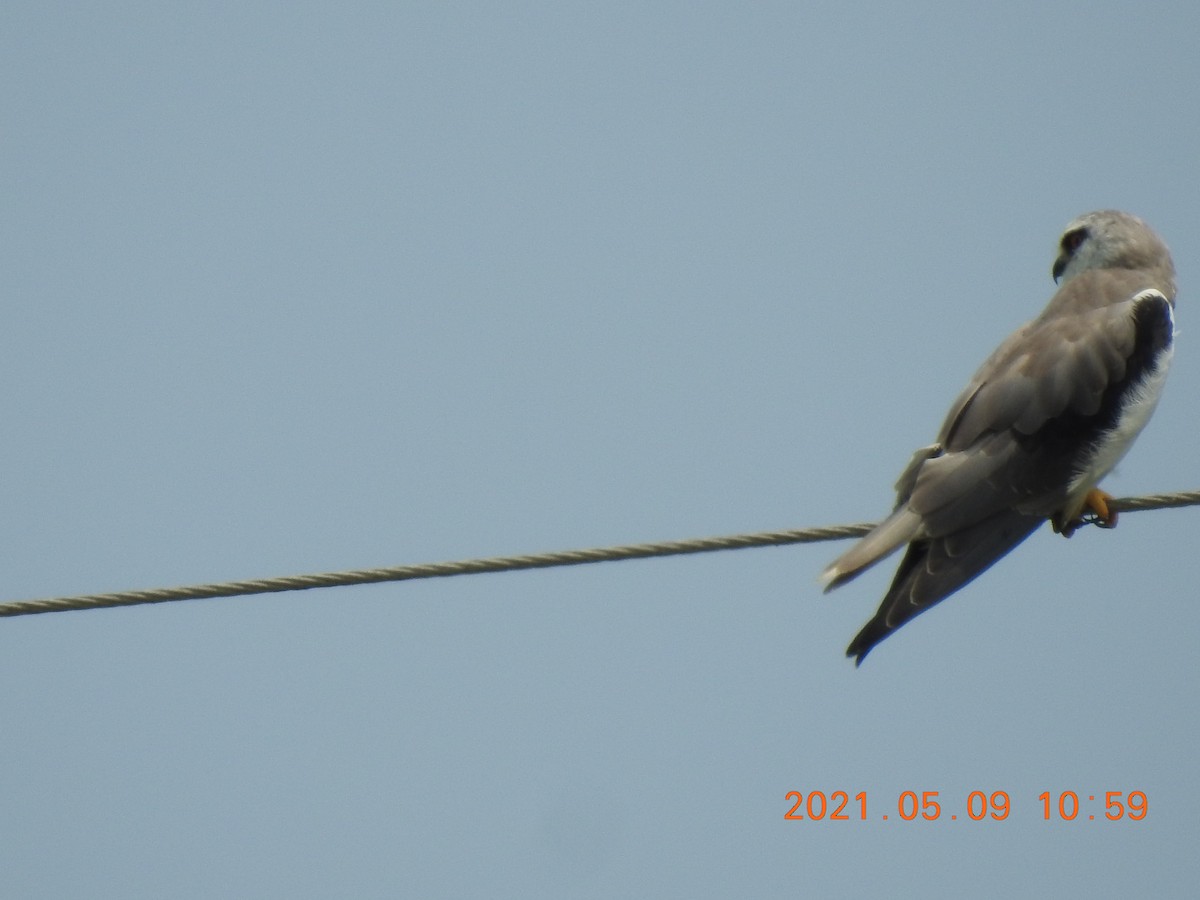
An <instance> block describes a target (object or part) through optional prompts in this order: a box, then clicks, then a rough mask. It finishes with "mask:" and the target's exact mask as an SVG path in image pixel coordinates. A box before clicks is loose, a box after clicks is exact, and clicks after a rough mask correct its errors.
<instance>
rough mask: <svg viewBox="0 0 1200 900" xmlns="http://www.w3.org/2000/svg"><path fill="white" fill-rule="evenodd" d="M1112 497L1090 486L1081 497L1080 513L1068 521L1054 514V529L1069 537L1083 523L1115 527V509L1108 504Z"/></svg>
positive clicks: (1052, 520)
mask: <svg viewBox="0 0 1200 900" xmlns="http://www.w3.org/2000/svg"><path fill="white" fill-rule="evenodd" d="M1112 499H1113V496H1112V494H1107V493H1105V492H1104V491H1102V490H1100V489H1099V488H1092V489H1091V490H1090V491H1088V492H1087V496H1086V497H1084V498H1083V508H1082V509H1080V511H1079V512H1080V515H1078V516H1076V517H1075V518H1074V519H1071V520H1070V521H1069V522H1064V521H1063V520H1062V518H1061V516H1055V517H1054V518H1053V519H1051V523H1052V524H1053V525H1054V530H1055V531H1057V532H1058V533H1059V534H1061V535H1062V536H1063V537H1070V536H1071V535H1073V534H1074V533H1075V532H1076V531H1077V530H1078V529H1079V528H1081V527H1082V526H1084V525H1099V526H1100V527H1101V528H1116V527H1117V511H1116V510H1115V509H1113V508H1112V507H1111V506H1109V503H1110V502H1112Z"/></svg>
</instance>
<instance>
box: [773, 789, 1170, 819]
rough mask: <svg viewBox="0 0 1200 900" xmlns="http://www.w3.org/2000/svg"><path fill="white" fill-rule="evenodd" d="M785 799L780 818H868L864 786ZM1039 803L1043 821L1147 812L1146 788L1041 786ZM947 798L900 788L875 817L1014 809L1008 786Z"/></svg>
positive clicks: (981, 815)
mask: <svg viewBox="0 0 1200 900" xmlns="http://www.w3.org/2000/svg"><path fill="white" fill-rule="evenodd" d="M784 799H785V801H786V802H787V803H788V808H787V811H786V812H785V813H784V814H783V817H784V818H785V819H787V820H788V821H808V822H849V821H860V822H865V821H867V818H868V816H867V792H866V791H859V792H858V793H856V794H851V793H850V792H849V791H832V792H830V793H826V792H825V791H808V792H807V793H805V792H803V791H788V792H787V794H786V795H785V797H784ZM1037 802H1038V804H1039V805H1040V811H1041V814H1042V819H1043V820H1044V821H1047V822H1049V821H1061V822H1073V821H1075V820H1076V819H1084V820H1089V821H1095V820H1096V819H1101V820H1105V819H1107V820H1108V821H1110V822H1116V821H1119V820H1121V819H1129V820H1130V821H1134V822H1140V821H1142V820H1143V819H1145V818H1146V815H1147V813H1148V812H1149V811H1150V805H1149V801H1148V800H1147V799H1146V792H1145V791H1128V792H1126V791H1103V792H1101V793H1100V794H1095V793H1084V794H1081V793H1079V792H1077V791H1060V792H1059V793H1057V794H1054V793H1051V792H1050V791H1043V792H1042V793H1040V794H1038V796H1037ZM946 803H947V801H946V800H945V798H943V797H942V795H941V792H940V791H901V792H900V795H899V796H898V797H897V798H896V801H895V805H894V807H890V806H889V807H888V811H885V812H882V813H880V814H879V818H880V820H881V821H885V822H886V821H887V820H888V819H889V818H890V815H891V810H892V809H894V811H895V815H896V816H897V817H898V818H899V819H900V820H901V821H904V822H912V821H914V820H917V819H923V820H925V821H927V822H934V821H937V820H939V819H949V820H951V821H954V820H957V819H959V818H960V813H961V814H962V815H961V817H962V818H965V819H967V820H968V821H972V822H980V821H984V820H990V821H996V822H1002V821H1004V820H1005V819H1007V818H1008V816H1009V813H1010V812H1011V811H1012V800H1011V798H1010V797H1009V794H1008V791H991V792H986V791H971V792H970V793H968V794H967V796H966V799H965V801H961V800H960V801H957V802H955V801H951V802H950V803H949V806H947V805H946ZM960 804H961V805H960Z"/></svg>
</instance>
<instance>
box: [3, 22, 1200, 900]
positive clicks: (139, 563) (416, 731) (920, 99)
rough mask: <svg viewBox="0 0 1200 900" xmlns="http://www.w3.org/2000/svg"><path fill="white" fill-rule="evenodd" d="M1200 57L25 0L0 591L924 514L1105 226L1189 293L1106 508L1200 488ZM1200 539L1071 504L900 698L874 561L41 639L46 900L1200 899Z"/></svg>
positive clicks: (32, 682)
mask: <svg viewBox="0 0 1200 900" xmlns="http://www.w3.org/2000/svg"><path fill="white" fill-rule="evenodd" d="M1198 39H1200V7H1197V6H1196V5H1195V4H1193V3H1182V2H1179V3H1173V4H1172V3H1166V4H1155V5H1151V6H1147V5H1145V4H1133V3H1127V4H1118V3H1099V4H1097V3H1086V4H1085V3H1057V4H1055V3H1051V4H1046V3H1015V4H1014V3H1010V4H1004V5H990V6H985V5H983V4H971V5H968V4H960V3H940V4H938V3H932V4H930V3H917V4H905V5H903V6H901V5H897V4H882V3H875V4H846V3H836V4H835V3H829V4H811V5H808V4H779V3H774V4H754V5H746V4H706V5H697V4H682V3H671V4H667V3H654V4H591V5H583V4H557V3H556V4H544V5H532V4H523V3H518V4H449V3H429V4H355V3H350V4H338V5H319V4H306V3H272V4H263V3H241V4H233V3H230V4H192V5H178V4H174V5H167V6H164V5H162V4H151V3H145V4H121V3H117V4H99V5H82V4H78V5H76V4H52V3H36V4H35V3H9V4H7V5H6V6H5V8H4V11H3V12H2V13H0V79H2V83H3V84H4V90H3V91H2V92H0V115H2V121H3V122H4V128H3V138H2V139H0V177H2V178H3V182H2V191H3V193H2V197H3V204H2V209H3V213H2V215H0V229H2V231H0V289H2V290H3V296H4V307H3V309H4V311H3V314H2V318H0V383H2V384H3V385H4V386H5V390H3V391H2V392H0V426H2V429H3V431H2V433H3V440H2V441H0V461H2V463H3V466H2V470H0V471H2V472H3V473H4V474H3V477H2V478H0V571H2V572H3V590H2V591H0V595H2V596H0V600H11V599H25V598H30V597H42V596H54V595H60V594H74V593H84V592H97V591H107V590H119V589H124V588H143V587H156V586H164V585H174V584H185V583H194V582H204V581H217V580H230V579H238V578H251V577H258V576H267V575H283V574H294V573H301V572H316V571H325V570H333V569H348V568H359V567H372V566H385V565H398V564H403V563H412V562H424V561H433V560H443V559H455V558H463V557H471V556H482V555H500V554H506V553H522V552H532V551H538V550H549V549H560V548H570V547H582V546H593V545H607V544H616V543H628V542H634V541H643V540H657V539H671V538H684V537H692V536H701V535H710V534H724V533H734V532H740V531H752V530H762V529H770V528H787V527H802V526H806V525H817V524H829V523H836V522H846V521H862V520H864V519H871V518H875V517H878V516H879V515H881V514H882V513H884V512H886V511H887V509H888V507H889V504H890V501H891V495H890V486H891V484H892V482H893V481H894V479H895V477H896V475H897V474H898V473H899V471H900V469H901V468H902V467H903V465H904V464H905V462H906V461H907V459H908V457H909V454H910V453H911V452H912V450H913V449H914V448H915V447H917V446H919V445H921V444H923V443H927V442H928V441H929V440H930V439H931V438H932V437H933V435H934V434H935V433H936V430H937V427H938V425H939V424H940V421H941V418H942V416H943V414H944V412H945V409H946V407H947V405H948V404H949V402H950V401H951V399H952V398H953V397H954V396H955V394H956V393H957V392H958V390H959V388H960V387H961V386H962V384H963V383H964V381H965V379H966V378H967V377H968V376H969V375H970V373H971V372H972V371H973V370H974V369H975V367H976V366H977V365H978V363H979V362H980V361H982V359H983V358H984V357H985V356H986V355H987V353H988V352H990V350H991V349H992V348H993V347H994V346H995V345H996V344H997V343H998V342H999V341H1000V340H1001V339H1002V338H1003V337H1004V336H1005V335H1006V334H1007V333H1008V332H1009V331H1011V330H1012V329H1013V328H1014V327H1016V326H1017V325H1018V324H1020V323H1021V322H1022V321H1024V320H1026V319H1028V318H1030V317H1032V316H1033V315H1035V314H1036V313H1037V312H1038V311H1039V310H1040V309H1041V307H1042V305H1043V304H1044V303H1045V301H1046V299H1047V298H1048V297H1049V296H1050V293H1051V292H1052V290H1053V284H1052V282H1051V280H1050V272H1049V270H1050V264H1051V262H1052V259H1053V256H1054V249H1055V241H1056V240H1057V237H1058V235H1059V233H1060V231H1061V229H1062V227H1063V226H1064V225H1065V224H1066V223H1067V222H1068V221H1070V220H1071V219H1072V218H1074V217H1075V216H1076V215H1077V214H1079V213H1082V212H1085V211H1087V210H1090V209H1095V208H1101V207H1118V208H1122V209H1128V210H1130V211H1132V212H1135V213H1138V214H1139V215H1142V216H1143V217H1145V218H1146V219H1147V220H1148V221H1150V222H1151V224H1152V225H1154V227H1155V228H1156V229H1157V230H1158V231H1160V232H1161V233H1162V235H1163V236H1164V237H1165V238H1166V240H1167V241H1168V243H1169V244H1170V245H1171V247H1172V249H1173V251H1174V253H1175V259H1176V263H1177V266H1178V268H1179V273H1180V283H1181V295H1180V301H1179V322H1180V338H1179V343H1178V352H1177V353H1176V363H1175V368H1174V371H1173V374H1172V379H1171V383H1170V384H1169V385H1168V389H1167V393H1166V396H1165V397H1164V399H1163V402H1162V404H1161V406H1160V408H1159V411H1158V414H1157V416H1156V418H1155V420H1154V421H1153V422H1152V423H1151V425H1150V427H1149V429H1148V430H1147V432H1146V433H1145V435H1143V437H1142V439H1141V441H1140V442H1139V444H1138V446H1137V447H1136V448H1135V449H1134V451H1133V452H1132V453H1131V454H1130V456H1129V457H1128V459H1127V460H1126V461H1125V463H1124V464H1123V465H1122V467H1121V468H1120V470H1119V471H1118V472H1117V473H1116V474H1115V475H1114V477H1112V478H1111V479H1110V481H1109V482H1108V485H1107V486H1108V487H1109V488H1110V490H1112V491H1113V492H1115V493H1118V494H1133V493H1142V492H1148V491H1162V490H1173V489H1192V488H1200V461H1198V460H1197V454H1196V449H1195V448H1196V431H1195V423H1196V422H1197V420H1198V419H1200V400H1197V390H1196V386H1197V384H1200V352H1198V351H1196V349H1195V346H1194V344H1193V342H1192V340H1191V336H1192V334H1193V326H1192V325H1191V324H1190V323H1191V321H1192V320H1191V316H1192V315H1193V313H1192V308H1193V297H1194V294H1193V292H1192V289H1191V286H1192V285H1195V284H1197V283H1198V282H1200V272H1198V265H1197V261H1198V260H1200V220H1198V218H1197V215H1196V210H1197V206H1198V197H1197V193H1198V191H1197V184H1198V181H1197V158H1198V150H1197V147H1198V144H1200V140H1198V138H1200V119H1198V118H1197V116H1196V114H1195V113H1196V110H1197V108H1200V56H1198V55H1197V54H1196V52H1195V48H1196V46H1197V41H1198ZM1198 528H1200V510H1183V511H1171V512H1155V513H1140V514H1129V515H1127V516H1125V517H1124V518H1123V519H1122V522H1121V525H1120V527H1119V528H1118V529H1117V530H1116V531H1115V532H1111V533H1107V532H1101V531H1099V530H1097V529H1088V530H1085V531H1084V532H1082V533H1080V534H1079V535H1078V536H1077V537H1076V538H1074V539H1073V540H1072V541H1071V542H1069V543H1068V542H1066V541H1063V540H1062V539H1060V538H1057V537H1055V536H1053V535H1052V534H1050V533H1049V531H1048V530H1046V531H1044V532H1039V533H1038V534H1036V535H1035V536H1034V537H1033V538H1032V539H1031V540H1030V541H1029V542H1028V543H1027V544H1026V545H1024V546H1022V547H1021V548H1020V549H1019V550H1018V551H1017V552H1016V553H1015V554H1014V555H1013V556H1012V557H1011V558H1009V559H1007V560H1005V561H1004V562H1002V563H1001V564H999V565H998V566H997V567H996V568H995V569H994V570H992V571H991V572H989V573H988V574H987V575H986V576H985V577H983V578H981V579H980V580H979V581H977V582H976V583H975V584H973V585H971V586H970V587H969V588H967V589H966V590H964V591H963V592H961V593H960V594H958V595H956V596H955V597H953V598H952V599H951V600H949V601H947V602H946V603H944V604H943V605H942V606H940V607H938V608H937V609H936V610H934V611H932V612H930V613H929V614H927V615H925V616H922V617H920V618H919V619H917V620H916V621H915V622H913V623H912V624H911V625H909V626H907V627H906V628H904V629H903V630H902V631H901V632H900V633H898V634H897V635H895V636H894V637H892V638H890V639H889V640H888V641H886V642H885V643H884V644H882V645H881V646H880V647H879V648H878V649H877V650H876V651H875V652H874V653H873V654H872V655H871V657H870V658H869V659H868V660H867V662H866V663H865V664H864V666H863V667H862V669H860V670H857V671H856V670H855V668H854V666H853V664H852V663H851V662H850V661H848V660H846V659H845V658H844V657H843V655H842V654H843V651H844V648H845V646H846V644H847V643H848V642H849V640H850V638H851V637H852V636H853V635H854V633H855V632H856V631H857V629H858V628H859V627H860V626H861V625H862V624H863V623H864V622H865V621H866V620H867V619H868V618H869V617H870V615H871V614H872V613H873V612H874V610H875V608H876V606H877V604H878V601H879V598H880V595H881V593H882V591H883V589H884V587H885V586H886V583H887V581H888V579H889V578H890V575H891V572H890V566H883V567H880V568H879V569H878V570H876V571H873V572H872V573H870V574H869V575H867V576H864V577H863V578H862V579H860V580H859V581H857V582H855V583H854V584H853V585H851V586H848V587H846V588H844V589H843V590H841V591H839V592H837V593H836V594H833V595H831V596H828V597H822V596H821V595H820V594H819V592H818V589H817V584H816V576H817V574H818V572H819V571H820V569H821V568H822V566H823V565H824V564H825V563H826V562H827V561H828V560H829V559H830V558H832V556H834V555H836V553H837V552H838V550H839V549H840V547H841V546H842V545H832V544H831V545H821V546H816V547H805V548H786V549H769V550H753V551H742V552H736V553H726V554H718V555H713V556H703V557H687V558H678V559H671V560H662V561H652V562H630V563H620V564H607V565H602V566H590V567H582V568H571V569H564V570H555V571H543V572H531V573H520V574H510V575H489V576H479V577H470V578H462V579H453V580H448V581H433V582H420V583H408V584H393V585H380V586H373V587H365V588H349V589H337V590H326V591H312V592H307V593H303V594H292V595H275V596H265V597H253V598H242V599H234V600H216V601H204V602H191V603H179V604H171V605H166V606H158V607H140V608H132V609H123V610H106V611H98V612H91V613H65V614H53V615H45V616H37V617H29V618H22V619H12V620H5V621H3V622H2V623H0V683H3V684H4V685H5V688H4V690H3V691H2V692H0V723H2V727H3V732H4V735H5V737H4V740H3V741H0V765H2V767H3V771H4V772H5V775H4V776H3V777H0V866H2V869H3V872H4V882H5V885H6V888H5V890H6V893H9V894H10V895H11V896H14V897H31V898H33V897H53V898H57V897H72V896H78V897H83V896H86V897H95V898H110V897H111V898H139V897H162V896H171V897H182V898H192V897H196V898H200V897H219V896H220V897H232V896H238V897H323V896H356V897H389V896H413V897H418V896H424V897H464V896H481V897H482V896H487V897H540V896H545V897H588V898H591V897H595V898H601V897H619V896H647V897H650V896H653V897H669V896H690V897H695V896H713V897H723V896H756V897H776V896H779V897H783V896H795V894H796V893H797V892H811V893H813V894H814V895H815V894H819V893H831V892H835V891H836V892H838V893H839V894H844V893H845V892H846V891H854V890H861V891H862V892H863V893H867V892H872V893H876V894H879V895H892V896H898V895H903V894H904V893H905V892H906V891H908V890H910V889H911V891H912V892H913V893H916V892H917V891H918V890H920V891H921V893H922V894H924V895H926V896H963V895H967V894H970V895H974V896H982V897H993V896H994V897H1009V896H1020V895H1046V896H1048V895H1055V894H1058V895H1063V894H1087V895H1092V896H1127V895H1130V894H1133V893H1138V894H1141V893H1148V894H1152V895H1156V896H1178V895H1181V894H1184V893H1188V892H1190V891H1191V890H1194V884H1195V882H1196V879H1197V876H1198V875H1200V864H1198V863H1197V859H1196V854H1195V846H1196V843H1197V840H1198V839H1200V826H1198V825H1197V815H1196V813H1197V809H1198V808H1200V777H1198V776H1197V773H1196V768H1195V765H1194V763H1193V757H1194V747H1195V745H1196V743H1197V739H1198V735H1197V728H1196V725H1195V722H1194V713H1193V710H1192V705H1193V704H1192V702H1191V700H1190V699H1189V698H1190V693H1191V691H1190V688H1191V686H1193V685H1195V684H1196V681H1197V678H1198V677H1200V671H1198V663H1197V658H1196V654H1195V652H1194V647H1195V646H1196V643H1197V638H1198V634H1197V629H1198V628H1200V625H1197V620H1196V617H1195V615H1194V609H1195V604H1196V602H1197V593H1198V591H1197V580H1198V578H1200V558H1198V557H1197V554H1196V552H1195V547H1196V535H1197V534H1200V530H1198ZM1001 789H1002V790H1007V791H1008V792H1009V793H1010V795H1011V796H1012V805H1013V811H1012V813H1011V815H1010V817H1009V819H1008V820H1007V821H1004V822H985V823H973V822H970V821H966V820H965V817H964V815H963V814H962V812H963V810H964V809H965V803H966V798H967V796H968V794H969V793H970V792H971V791H975V790H982V791H986V792H989V793H990V792H991V791H994V790H1001ZM791 790H799V791H805V792H807V791H809V790H824V791H826V792H832V791H835V790H845V791H847V792H850V793H854V792H857V791H866V792H867V793H868V796H869V804H870V807H869V812H870V815H869V817H868V821H866V822H859V821H851V822H843V823H832V822H819V823H818V822H785V821H784V819H783V815H784V813H785V812H786V810H787V806H788V804H787V803H786V801H785V795H786V793H787V792H788V791H791ZM904 790H916V791H929V790H937V791H939V792H940V799H941V802H942V804H943V807H944V808H945V809H946V810H947V815H948V814H949V813H950V812H951V811H958V813H959V819H958V820H957V821H949V820H948V819H946V818H945V816H944V817H943V819H942V820H940V821H938V822H933V823H924V822H913V823H905V822H901V821H898V820H897V817H896V815H895V814H894V806H895V802H896V798H897V796H898V795H899V793H900V792H901V791H904ZM1047 790H1049V791H1051V792H1054V793H1055V794H1057V793H1058V792H1061V791H1065V790H1075V791H1077V792H1079V793H1080V794H1081V795H1087V794H1094V795H1096V796H1100V795H1102V794H1103V792H1105V791H1118V790H1119V791H1131V790H1142V791H1145V792H1146V793H1147V795H1148V796H1149V800H1150V813H1149V816H1148V817H1147V819H1146V820H1145V821H1143V822H1141V823H1132V822H1119V823H1109V822H1106V821H1103V819H1102V816H1101V817H1098V819H1099V820H1098V821H1090V822H1089V821H1086V820H1085V819H1084V817H1083V816H1081V817H1080V819H1079V820H1077V821H1075V822H1072V823H1054V822H1051V823H1046V822H1043V821H1042V818H1041V811H1040V807H1039V804H1038V802H1037V799H1036V798H1037V795H1038V794H1040V793H1041V792H1043V791H1047ZM1088 807H1089V808H1086V809H1085V812H1086V813H1090V812H1094V811H1096V809H1097V805H1095V804H1090V805H1088ZM889 808H891V809H892V811H893V814H892V815H891V817H890V818H889V820H888V821H886V822H885V821H883V820H882V814H883V812H885V811H888V809H889ZM1100 811H1101V812H1102V810H1100Z"/></svg>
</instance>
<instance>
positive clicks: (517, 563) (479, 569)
mask: <svg viewBox="0 0 1200 900" xmlns="http://www.w3.org/2000/svg"><path fill="white" fill-rule="evenodd" d="M1196 505H1200V491H1180V492H1177V493H1171V494H1148V495H1144V496H1140V497H1122V498H1120V499H1117V500H1113V501H1111V502H1110V503H1109V508H1110V509H1115V510H1117V511H1118V512H1134V511H1138V510H1148V509H1171V508H1175V507H1182V506H1196ZM873 527H874V523H871V522H866V523H861V524H857V525H828V526H824V527H819V528H801V529H797V530H793V531H760V532H756V533H753V534H735V535H728V536H725V537H711V538H694V539H692V540H685V541H661V542H658V543H653V544H627V545H624V546H618V547H595V548H591V549H586V550H559V551H555V552H552V553H535V554H530V555H525V556H496V557H490V558H485V559H464V560H458V561H455V562H440V563H424V564H422V565H415V566H395V567H392V568H387V569H357V570H352V571H348V572H326V573H323V574H317V575H290V576H284V577H280V578H261V579H257V580H254V581H226V582H222V583H218V584H200V585H193V586H191V587H176V588H157V589H154V590H148V591H121V592H118V593H114V594H81V595H78V596H74V597H54V598H50V599H45V600H19V601H14V602H11V603H0V617H11V616H32V615H37V614H39V613H49V612H67V611H68V610H81V609H103V608H106V607H112V606H136V605H139V604H142V603H168V602H172V601H175V600H202V599H209V598H214V597H241V596H246V595H250V594H271V593H278V592H281V591H304V590H309V589H312V588H327V587H345V586H348V585H353V584H378V583H380V582H384V581H414V580H417V579H421V578H448V577H450V576H453V575H477V574H480V573H483V572H515V571H519V570H522V569H549V568H553V567H557V566H581V565H586V564H589V563H598V562H613V561H616V560H622V559H646V558H649V557H657V556H681V555H684V554H689V553H712V552H714V551H717V550H744V549H746V548H748V547H774V546H782V545H785V544H811V543H816V542H819V541H838V540H842V539H843V538H851V537H860V536H862V535H864V534H866V533H867V532H868V531H870V530H871V529H872V528H873Z"/></svg>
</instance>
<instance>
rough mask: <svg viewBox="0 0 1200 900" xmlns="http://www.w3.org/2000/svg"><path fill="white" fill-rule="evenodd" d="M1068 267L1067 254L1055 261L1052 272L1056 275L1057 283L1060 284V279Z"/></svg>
mask: <svg viewBox="0 0 1200 900" xmlns="http://www.w3.org/2000/svg"><path fill="white" fill-rule="evenodd" d="M1066 269H1067V258H1066V257H1065V256H1060V257H1059V258H1058V259H1056V260H1055V261H1054V268H1053V269H1051V270H1050V273H1051V274H1052V275H1053V276H1054V283H1055V284H1058V279H1060V278H1062V273H1063V272H1065V271H1066Z"/></svg>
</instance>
